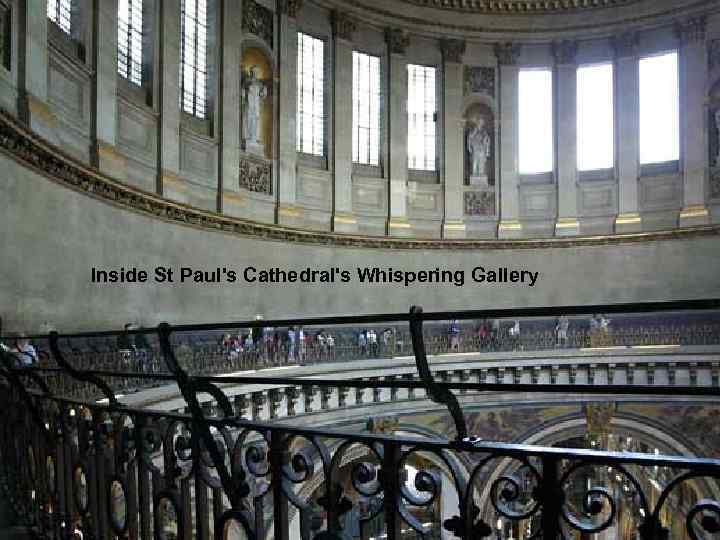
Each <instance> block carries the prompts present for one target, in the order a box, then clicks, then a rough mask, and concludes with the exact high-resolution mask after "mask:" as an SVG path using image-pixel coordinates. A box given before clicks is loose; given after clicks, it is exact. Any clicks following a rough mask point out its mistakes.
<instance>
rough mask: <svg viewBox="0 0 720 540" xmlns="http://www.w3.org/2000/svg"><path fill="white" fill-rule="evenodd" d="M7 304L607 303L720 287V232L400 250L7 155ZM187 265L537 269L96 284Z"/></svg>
mask: <svg viewBox="0 0 720 540" xmlns="http://www.w3.org/2000/svg"><path fill="white" fill-rule="evenodd" d="M0 170H1V171H2V174H0V200H2V201H3V212H2V213H1V214H0V245H2V246H3V250H2V253H3V255H2V257H0V276H2V279H1V280H0V315H1V316H2V317H3V321H4V328H7V329H8V330H12V329H25V330H27V331H38V330H40V326H41V324H42V323H43V322H50V323H51V324H53V325H55V326H57V327H58V328H59V329H61V330H65V331H69V330H78V329H90V328H92V329H101V328H107V329H117V328H119V327H121V326H122V325H123V324H124V323H126V322H128V321H138V322H141V323H143V324H145V325H153V324H156V323H158V322H161V321H168V322H171V323H174V322H202V321H222V320H237V319H242V318H248V317H254V315H255V314H257V313H262V314H264V315H265V317H266V318H268V317H281V316H292V315H301V316H309V315H325V314H359V313H380V312H404V311H406V310H407V309H408V308H409V306H410V305H413V304H418V305H422V306H423V307H424V308H425V309H426V310H440V309H443V310H450V309H462V308H468V309H471V308H494V307H517V306H543V305H571V304H596V303H597V304H599V303H614V302H639V301H653V300H658V301H659V300H673V299H674V300H683V299H693V298H712V297H720V273H718V271H717V270H718V268H720V249H718V241H717V236H716V234H714V233H712V232H710V233H709V234H707V235H697V236H691V237H687V238H684V239H681V240H672V239H665V240H651V239H648V240H647V241H644V242H629V243H623V242H618V243H608V244H606V245H605V244H604V243H603V242H597V243H596V244H594V245H582V244H578V245H576V244H573V243H571V242H569V241H568V242H566V243H559V244H558V247H542V248H531V247H530V246H529V245H527V243H526V244H523V243H522V242H518V244H517V246H516V248H512V245H513V244H507V246H508V247H507V249H492V248H487V249H475V250H468V249H427V250H423V249H413V250H409V249H398V250H386V249H381V248H361V247H338V246H333V247H331V246H322V245H307V244H303V243H300V242H291V241H287V242H280V241H269V240H260V239H257V238H250V237H247V238H246V237H242V236H240V235H238V234H227V233H223V232H222V231H212V230H203V229H200V228H199V227H195V226H186V225H178V224H176V223H169V222H167V221H166V220H164V219H160V218H156V217H150V216H147V215H141V214H139V213H136V212H133V211H130V210H128V209H125V208H122V207H119V206H118V205H116V204H108V202H106V201H101V200H98V199H96V198H94V197H89V196H88V195H86V194H82V193H78V192H76V191H74V190H71V189H68V188H67V187H66V186H62V185H58V184H57V183H55V182H53V181H51V180H50V179H49V178H48V177H45V176H41V175H39V174H37V173H36V172H33V171H31V170H29V169H28V168H26V167H25V166H24V165H21V164H19V163H17V162H16V161H15V160H13V159H11V158H9V157H6V156H5V155H3V156H0ZM158 265H163V266H170V267H174V268H179V267H182V266H189V267H193V268H197V269H206V270H213V269H215V268H216V267H223V266H225V267H228V268H243V267H246V266H255V267H257V268H258V269H260V268H269V267H280V268H285V269H292V268H296V269H302V268H305V267H306V266H310V267H312V268H329V267H333V266H337V267H343V268H348V269H350V270H351V271H353V269H354V268H356V267H365V266H381V267H387V266H392V267H394V268H398V269H403V270H413V269H428V268H429V269H432V268H435V267H440V268H445V267H450V268H454V269H463V270H465V272H466V275H469V273H470V272H471V271H472V269H473V268H474V267H476V266H478V265H482V266H485V267H487V268H493V267H500V266H507V267H511V268H517V269H526V270H530V271H534V272H535V271H536V272H539V273H540V275H539V278H538V281H537V283H536V285H535V286H534V287H528V286H527V285H520V284H504V285H487V284H482V285H481V284H473V283H469V282H467V283H466V284H465V286H463V287H456V286H454V285H428V284H419V285H414V286H410V287H407V288H406V287H403V286H399V285H397V284H392V285H360V284H358V283H357V282H355V281H353V282H351V283H347V284H342V283H336V284H315V285H301V284H290V285H259V284H255V285H250V284H238V283H235V284H224V285H222V284H206V285H198V284H162V285H159V284H154V283H146V284H138V285H131V286H125V285H110V284H106V285H99V284H92V283H91V268H92V267H93V266H95V267H104V268H118V267H121V266H125V267H129V266H138V267H145V268H150V269H152V268H154V267H155V266H158Z"/></svg>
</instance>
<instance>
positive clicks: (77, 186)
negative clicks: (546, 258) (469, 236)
mask: <svg viewBox="0 0 720 540" xmlns="http://www.w3.org/2000/svg"><path fill="white" fill-rule="evenodd" d="M0 153H2V154H4V155H6V156H8V157H9V158H11V159H13V160H15V161H16V162H18V163H19V164H20V165H23V166H25V167H27V168H28V169H30V170H33V171H35V172H37V173H39V174H42V175H44V176H45V177H46V178H47V179H48V180H50V181H52V182H55V183H57V184H60V185H62V186H64V187H67V188H70V189H73V190H74V191H77V192H79V193H82V194H85V195H87V196H89V197H93V198H95V199H98V200H101V201H104V202H106V203H109V204H112V205H114V206H117V207H119V208H122V209H124V210H128V211H132V212H135V213H138V214H141V215H145V216H148V217H153V218H156V219H161V220H163V221H167V222H168V223H174V224H177V225H185V226H188V227H193V228H196V229H202V230H208V231H218V232H224V233H226V234H233V235H238V236H244V237H252V238H258V239H261V240H269V241H278V242H296V243H302V244H308V245H319V246H328V247H352V248H361V249H366V248H368V249H369V248H378V249H411V250H427V249H451V250H457V249H470V250H478V249H538V248H569V247H582V246H600V245H618V244H628V243H641V242H657V241H664V240H688V239H692V238H701V237H713V238H718V239H720V226H718V225H702V226H695V227H686V228H682V229H673V230H667V231H655V232H642V233H624V234H614V235H602V236H585V237H582V236H577V237H572V238H537V239H514V240H435V239H427V240H424V239H412V238H392V237H373V236H362V235H354V234H339V233H327V232H321V231H310V230H304V229H294V228H291V227H284V226H281V225H272V224H265V223H258V222H255V221H251V220H246V219H240V218H235V217H231V216H225V215H222V214H217V213H214V212H210V211H206V210H202V209H200V208H196V207H192V206H189V205H185V204H181V203H176V202H173V201H170V200H167V199H163V198H162V197H161V196H159V195H155V194H153V193H149V192H147V191H143V190H141V189H138V188H134V187H131V186H129V185H126V184H123V183H122V182H119V181H117V180H115V179H113V178H111V177H109V176H107V175H105V174H101V173H99V172H98V171H97V170H95V169H92V168H90V167H89V166H87V165H85V164H83V163H81V162H80V161H78V160H76V159H74V158H72V157H70V156H68V155H67V154H65V153H64V152H62V151H61V150H59V149H58V148H56V147H54V146H52V145H51V144H49V143H47V142H46V141H44V140H42V139H41V138H40V137H38V136H37V135H35V134H34V133H31V132H30V131H29V130H28V129H27V128H26V127H25V126H23V125H21V124H20V123H19V122H18V121H17V120H15V119H14V118H12V117H11V116H10V115H8V114H7V113H5V112H0ZM299 210H300V209H296V208H294V207H293V208H283V207H281V208H279V209H278V212H279V213H282V212H291V211H293V212H296V213H297V212H299ZM390 225H391V226H398V225H402V223H397V222H391V223H390ZM408 225H409V224H407V222H405V226H408ZM500 228H501V229H510V228H512V229H518V230H519V229H521V228H522V226H521V224H520V223H519V222H517V221H512V222H507V221H505V222H502V223H501V224H500Z"/></svg>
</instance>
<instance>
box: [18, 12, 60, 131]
mask: <svg viewBox="0 0 720 540" xmlns="http://www.w3.org/2000/svg"><path fill="white" fill-rule="evenodd" d="M20 5H24V9H25V28H24V31H25V50H24V51H22V52H23V54H24V56H25V59H24V69H23V72H24V80H22V81H20V85H21V88H22V91H21V92H20V96H19V101H20V104H19V107H18V108H19V112H20V117H21V118H23V120H25V121H26V122H27V123H28V125H29V126H30V128H31V129H32V130H33V131H35V132H37V133H39V134H41V135H43V134H46V133H47V132H48V131H49V130H51V129H52V128H53V127H54V124H55V120H54V115H53V114H52V112H51V111H50V108H49V107H48V104H47V99H48V84H47V83H48V37H47V36H48V19H47V0H37V1H34V2H24V3H22V4H20ZM49 138H51V139H52V137H51V136H50V137H49Z"/></svg>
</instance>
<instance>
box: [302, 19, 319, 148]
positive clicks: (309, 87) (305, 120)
mask: <svg viewBox="0 0 720 540" xmlns="http://www.w3.org/2000/svg"><path fill="white" fill-rule="evenodd" d="M297 54H298V57H297V85H298V87H297V92H298V94H297V120H296V121H297V151H298V152H303V153H305V154H313V155H316V156H324V155H325V42H324V41H323V40H321V39H318V38H315V37H313V36H310V35H308V34H303V33H302V32H298V51H297Z"/></svg>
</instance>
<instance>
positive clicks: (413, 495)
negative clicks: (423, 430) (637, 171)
mask: <svg viewBox="0 0 720 540" xmlns="http://www.w3.org/2000/svg"><path fill="white" fill-rule="evenodd" d="M716 304H717V303H716V302H714V303H713V307H717V305H716ZM695 306H697V304H695ZM618 309H619V308H618ZM569 310H570V311H572V308H569ZM520 313H522V310H518V315H520ZM465 315H466V316H467V314H465ZM434 316H435V315H434V314H427V315H423V314H422V312H420V311H418V310H415V311H413V312H411V314H410V315H409V316H405V317H406V318H407V320H408V321H409V322H410V328H411V338H412V345H413V350H414V354H415V360H416V363H417V369H418V372H417V375H415V374H413V373H406V374H404V377H403V378H401V379H398V378H394V379H389V378H388V379H383V380H379V379H378V380H361V381H358V380H352V379H350V380H339V379H335V380H328V379H301V378H295V379H289V378H282V377H267V376H266V377H259V376H254V377H245V378H237V379H235V378H228V377H222V378H215V377H203V376H196V375H193V374H191V373H189V372H188V371H186V370H185V369H184V368H183V360H182V355H180V354H178V347H177V346H175V341H174V339H173V336H174V334H176V333H180V332H182V331H184V330H186V329H183V328H176V329H173V328H170V327H169V326H161V327H160V328H159V329H158V345H159V346H160V351H161V352H162V358H163V361H164V362H165V365H166V372H165V373H164V374H154V375H153V374H149V373H148V374H144V373H135V374H133V376H134V377H136V378H138V379H148V380H152V381H155V382H163V383H168V382H169V381H173V382H174V384H176V385H177V386H178V388H179V391H180V394H181V395H182V398H183V400H184V403H185V407H186V411H187V412H186V413H185V414H183V413H179V412H172V411H153V410H150V409H141V408H132V407H129V406H127V405H123V404H122V400H121V399H119V397H118V396H117V395H113V389H112V388H111V387H110V386H109V385H107V384H105V383H104V382H103V377H107V375H106V374H102V373H98V372H93V371H80V370H77V366H75V367H72V366H70V365H68V364H67V361H66V359H65V358H64V357H63V353H62V347H60V346H59V345H58V344H59V343H60V344H61V343H62V342H63V339H65V338H63V339H60V340H58V339H57V337H56V336H51V338H50V345H51V347H50V349H51V354H52V356H53V359H54V360H55V361H56V362H57V364H58V368H57V371H56V372H55V373H56V375H57V376H59V374H60V372H61V371H62V373H63V376H65V377H70V378H74V379H76V380H78V381H79V382H80V383H81V384H83V385H91V386H95V387H96V388H97V389H98V390H97V391H98V393H100V394H105V395H107V397H108V402H107V403H103V402H98V400H94V399H93V400H91V401H87V400H82V399H78V398H68V397H64V396H58V395H53V393H52V388H49V387H47V386H46V385H45V384H44V381H43V379H42V377H39V376H38V375H39V374H40V373H41V371H39V370H22V369H19V368H16V367H14V366H13V359H12V358H11V357H10V356H9V355H8V354H7V353H3V354H2V355H1V356H2V363H0V366H1V368H0V369H1V371H0V373H1V374H2V378H4V379H5V381H6V383H3V387H2V391H0V403H1V405H2V410H3V411H5V414H3V415H2V417H0V430H1V434H2V438H0V441H2V443H0V463H1V464H2V465H1V467H2V470H1V472H2V477H3V479H4V482H3V486H0V487H3V488H4V489H6V490H7V491H8V493H9V495H10V497H9V500H11V501H12V503H13V505H14V507H15V509H16V511H17V513H18V514H19V515H20V516H22V518H23V519H24V520H25V522H26V523H27V524H28V525H29V526H32V527H33V528H34V529H35V530H36V531H37V532H38V533H40V534H41V535H45V536H47V537H52V538H80V537H82V538H83V539H85V538H98V539H100V538H102V539H106V538H112V539H115V538H133V539H134V538H151V537H154V538H168V539H171V538H182V539H189V538H193V537H196V538H213V537H214V538H237V537H247V538H248V539H260V538H265V537H268V536H270V535H272V537H273V538H275V539H278V540H290V539H291V538H302V539H303V540H306V539H307V540H309V539H311V538H312V539H314V538H317V539H320V538H339V537H344V536H345V535H347V534H349V532H348V531H350V530H351V529H353V528H354V527H355V526H357V527H358V530H359V531H360V533H359V537H360V538H362V539H363V540H366V539H369V538H370V536H371V534H374V533H371V530H377V528H376V527H375V528H373V527H374V525H377V520H378V519H379V520H381V522H382V527H381V529H382V531H383V532H382V534H383V535H385V536H386V538H387V539H388V540H398V539H405V538H411V537H415V536H429V537H433V536H436V535H437V534H439V532H440V530H441V528H443V529H444V530H446V531H448V532H450V533H452V534H454V535H456V536H458V537H459V538H462V539H471V538H473V539H474V538H483V537H492V536H495V535H498V534H499V533H498V530H497V527H496V525H497V524H496V523H495V522H494V521H493V518H494V517H496V516H497V517H498V523H501V522H502V523H515V524H517V525H518V526H519V527H520V529H521V530H522V534H521V538H523V539H529V538H553V539H555V538H570V537H572V536H574V535H575V534H576V533H578V532H582V533H584V534H592V533H597V532H601V531H609V530H610V529H611V528H612V527H613V526H614V525H615V524H617V519H618V515H619V513H620V511H621V509H627V508H630V510H631V511H632V512H633V514H632V515H633V516H635V517H634V518H633V521H632V522H631V523H632V525H633V527H634V528H635V533H633V534H637V536H638V537H640V538H642V539H644V540H647V539H657V540H659V539H662V538H669V537H673V538H679V537H681V536H683V535H686V536H687V537H689V538H692V539H696V538H712V537H715V536H716V535H717V534H718V533H720V503H719V502H718V495H717V494H718V493H720V484H719V483H718V480H720V460H715V459H705V458H698V457H688V456H682V457H671V456H661V455H654V454H638V453H627V452H619V453H618V452H606V451H591V450H585V449H568V448H558V447H540V446H523V445H513V444H506V443H500V442H492V441H481V440H478V439H477V438H475V437H474V436H473V434H472V433H467V426H466V425H465V423H464V419H463V415H462V410H461V409H460V405H459V402H460V401H462V394H463V393H468V394H470V393H474V392H479V391H486V390H499V389H502V388H504V387H505V388H507V386H508V383H510V382H512V383H513V384H514V385H515V386H514V388H515V389H518V390H521V391H523V392H539V393H547V392H550V393H553V392H554V393H558V394H561V395H567V394H568V393H570V392H573V391H577V390H578V388H579V386H576V385H582V389H581V391H582V392H583V393H586V392H596V393H599V394H608V393H614V392H617V393H626V394H633V393H648V394H667V393H670V392H672V393H674V394H675V395H683V394H687V395H704V396H707V397H708V398H715V399H716V398H717V397H720V391H719V390H718V388H717V375H716V373H715V372H716V371H717V368H716V366H714V365H713V364H712V363H711V364H707V365H706V364H700V363H698V364H697V365H696V366H693V364H692V363H689V364H687V365H685V364H683V365H680V366H678V365H675V366H672V365H670V364H667V365H663V367H662V369H665V370H667V371H666V372H665V375H667V374H668V373H670V372H671V371H670V369H674V370H675V373H676V378H675V382H676V383H678V384H676V386H671V385H669V383H670V380H669V378H668V381H667V382H665V380H664V379H663V378H662V377H664V376H665V375H663V376H656V378H654V379H653V380H652V381H650V380H649V379H648V380H646V381H635V380H634V378H633V379H632V380H629V379H628V378H627V372H628V367H627V366H625V372H626V375H625V377H626V378H625V379H624V380H615V379H614V377H615V375H613V380H612V381H611V380H609V379H603V380H600V379H601V377H598V380H595V381H594V382H595V384H592V385H588V384H584V383H583V382H582V381H583V380H584V381H585V383H588V382H590V381H589V380H587V378H586V377H587V375H585V376H583V375H581V374H580V373H579V372H575V374H574V377H575V379H574V381H572V380H571V377H572V376H573V366H572V365H570V366H562V367H560V366H558V367H557V368H556V367H554V366H549V368H548V367H547V366H537V368H536V367H532V369H527V366H515V367H514V368H513V369H512V371H511V370H508V369H505V370H504V371H503V369H504V368H502V367H489V368H488V369H487V370H486V371H485V381H484V382H483V381H482V377H483V368H482V367H481V368H479V370H477V371H476V372H474V373H472V370H461V371H460V372H457V371H455V370H444V371H443V370H442V369H441V370H440V371H436V372H435V373H434V374H433V373H431V372H430V370H429V366H428V362H427V357H426V351H425V347H424V345H425V344H424V342H423V339H422V337H423V334H422V323H423V320H424V317H428V318H429V319H432V318H433V317H434ZM437 316H439V315H437ZM393 317H394V316H393ZM360 319H361V318H360ZM370 319H373V317H368V318H366V321H368V320H370ZM398 319H399V316H398ZM395 320H397V319H395ZM359 322H360V323H361V324H362V323H363V321H359ZM244 324H246V326H247V327H253V326H257V325H258V323H257V322H252V323H244ZM323 324H327V323H323ZM610 367H611V366H605V368H606V373H607V372H609V371H610V369H609V368H610ZM651 367H653V368H657V367H658V366H657V365H656V366H650V365H648V366H644V369H645V370H646V374H647V373H649V370H650V368H651ZM584 369H585V370H586V373H587V372H588V371H587V368H584ZM593 369H594V368H593ZM693 369H694V370H695V371H694V372H695V381H694V382H695V384H696V386H694V387H693V386H684V384H679V383H682V382H683V381H684V377H685V373H686V374H687V377H688V379H689V380H690V377H692V375H691V374H692V373H693ZM554 370H556V371H557V376H556V378H555V380H554V381H553V380H552V377H553V371H554ZM590 371H592V370H590ZM630 371H632V373H633V377H634V376H635V374H637V373H638V367H637V365H636V366H633V367H631V368H630ZM660 371H661V370H658V373H659V372H660ZM680 371H682V372H683V373H684V374H683V375H682V378H683V381H679V379H680V378H681V377H678V373H679V372H680ZM534 373H536V374H537V379H533V374H534ZM592 373H595V372H594V371H592ZM613 373H615V372H614V371H613ZM653 373H654V374H655V371H653ZM418 375H419V376H418ZM654 376H655V375H654ZM548 377H549V380H548ZM565 377H567V380H566V379H565ZM584 377H585V379H584ZM457 380H459V381H462V382H457ZM501 381H506V382H501ZM553 382H554V383H555V384H553ZM690 382H692V381H690ZM573 383H574V385H573ZM239 384H245V385H250V384H255V385H266V386H269V385H272V384H277V385H278V386H277V387H275V388H268V389H267V390H263V392H262V393H261V394H256V395H255V397H254V398H253V399H252V401H251V403H246V404H245V405H246V406H247V407H250V408H252V409H253V410H252V411H251V415H252V416H253V418H255V420H247V419H244V418H243V417H242V414H240V413H241V412H242V411H241V410H239V409H241V408H242V407H243V403H242V401H243V396H245V399H246V396H247V395H246V394H242V393H239V394H237V395H235V396H232V395H228V393H226V392H225V390H228V389H230V388H232V387H233V386H234V385H239ZM314 387H318V388H319V389H320V390H319V396H318V394H317V393H316V392H318V390H316V389H315V388H314ZM333 389H335V390H334V391H333ZM241 390H242V389H241ZM359 390H360V391H361V392H362V393H361V394H360V396H361V397H360V400H361V401H363V402H365V401H366V400H368V401H369V400H372V402H379V401H383V402H386V401H388V400H389V401H392V400H393V395H394V398H395V399H403V398H405V399H407V398H410V397H411V396H412V397H418V398H421V397H426V398H430V399H431V400H432V401H435V402H437V403H439V404H442V405H445V406H446V407H448V410H449V411H450V412H451V413H452V415H453V418H454V419H455V422H456V428H457V433H458V437H457V438H456V439H455V440H441V439H434V438H412V437H403V436H393V435H390V434H383V433H368V432H361V431H357V430H355V431H339V430H332V429H329V428H306V427H299V426H297V425H291V424H289V423H281V422H276V421H275V420H276V419H277V418H278V417H279V416H280V414H279V408H276V404H278V403H279V402H280V401H281V400H279V398H280V397H281V396H284V398H285V399H286V400H287V402H286V405H285V407H286V408H287V407H289V406H290V405H293V404H294V403H296V401H303V402H304V403H302V404H301V406H300V407H299V409H300V410H296V411H295V413H296V414H298V413H300V412H311V411H312V410H315V408H316V407H317V408H319V409H321V410H322V409H330V408H339V407H341V406H342V404H341V401H342V400H345V404H346V405H350V404H353V403H357V400H358V395H359ZM207 396H211V397H212V399H213V402H214V404H211V403H209V402H207V401H206V400H207ZM265 396H267V399H268V401H269V402H270V407H269V409H268V415H267V417H268V420H269V421H263V420H264V418H265V416H264V414H263V411H262V409H261V407H262V406H263V405H264V403H263V401H264V399H265ZM386 396H389V398H388V397H386ZM456 396H459V398H460V399H459V400H458V399H457V397H456ZM301 397H302V399H300V398H301ZM309 397H312V403H308V401H309ZM318 397H319V404H318V403H317V401H318V399H317V398H318ZM335 400H337V401H335ZM277 406H278V407H279V405H277ZM293 406H294V405H293ZM291 408H292V407H290V409H291ZM273 411H275V412H273ZM291 413H292V411H291V410H288V411H287V414H291ZM588 471H589V473H590V474H588ZM658 471H660V472H662V474H659V472H658ZM613 478H619V479H620V480H617V482H615V480H612V479H613ZM648 479H652V480H653V482H649V481H648ZM689 485H691V486H693V491H692V492H693V493H698V494H700V495H701V496H698V497H695V496H693V497H691V498H688V496H687V494H686V490H685V489H684V488H685V487H687V486H689ZM613 486H622V489H621V490H620V492H618V490H615V489H614V488H613ZM318 491H319V496H314V497H311V495H312V494H317V493H318ZM450 492H452V493H453V494H454V499H453V500H455V501H457V504H456V505H455V512H454V514H453V515H454V517H453V516H451V517H450V518H448V519H445V520H444V521H443V522H442V523H438V522H437V520H436V519H434V518H433V515H434V514H433V513H432V511H431V509H432V508H434V507H435V506H436V505H437V504H438V503H439V501H440V498H441V496H443V493H444V494H445V496H447V495H448V493H450ZM668 508H672V509H673V512H682V513H683V517H684V522H683V523H675V522H673V523H669V522H668V521H667V517H666V512H667V509H668ZM291 509H295V512H294V514H295V515H296V516H298V517H299V521H294V520H291V519H290V518H291V517H292V515H291V511H290V510H291ZM623 511H625V510H623ZM428 520H429V521H428ZM373 524H374V525H373ZM371 525H373V527H371ZM513 530H515V529H513ZM678 531H680V536H678ZM73 535H74V536H73ZM80 535H82V536H80ZM238 535H239V536H238ZM670 535H672V536H670ZM516 538H517V536H516Z"/></svg>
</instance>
